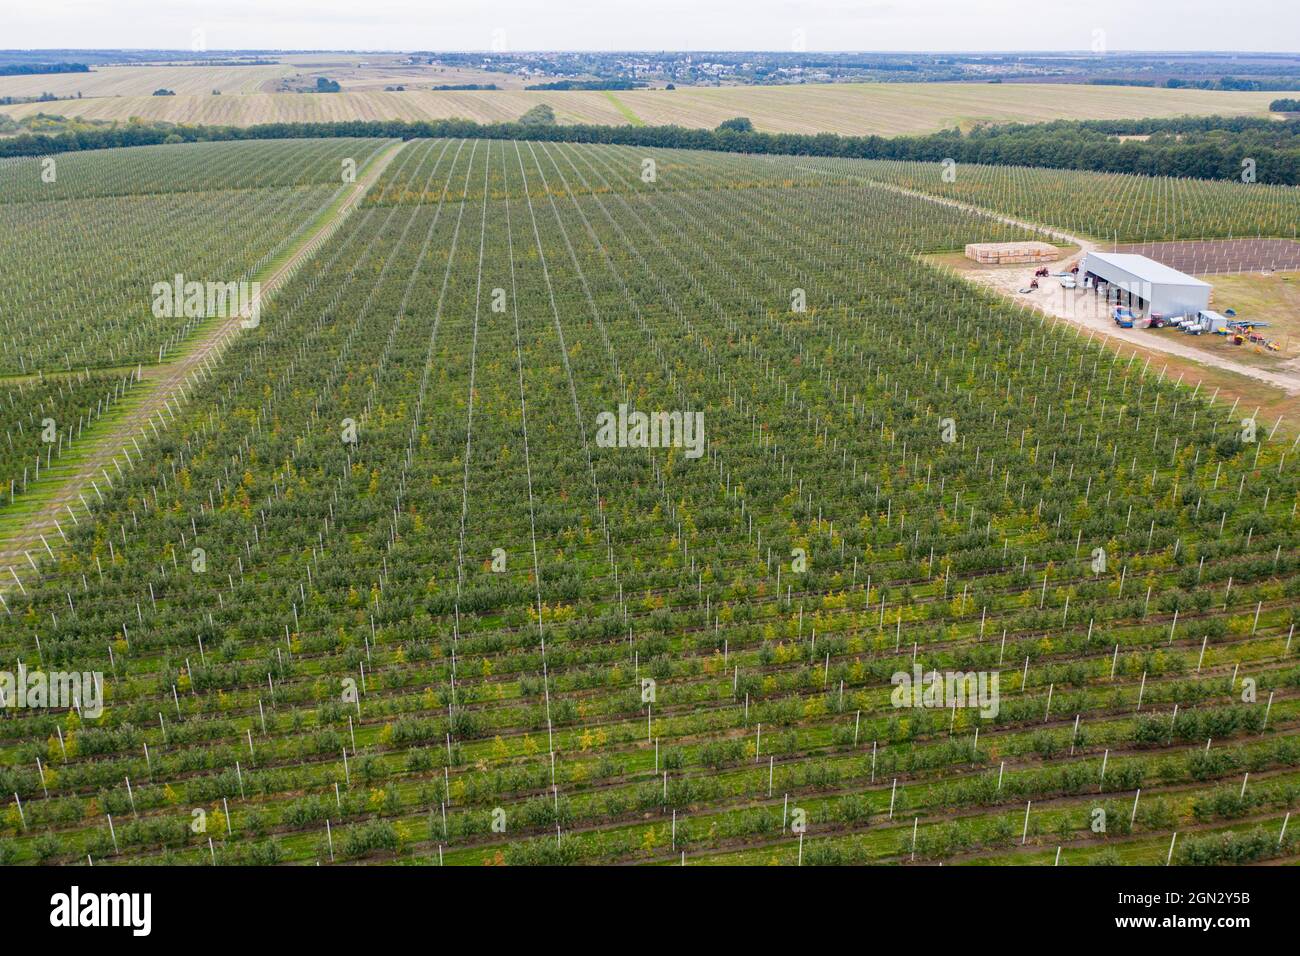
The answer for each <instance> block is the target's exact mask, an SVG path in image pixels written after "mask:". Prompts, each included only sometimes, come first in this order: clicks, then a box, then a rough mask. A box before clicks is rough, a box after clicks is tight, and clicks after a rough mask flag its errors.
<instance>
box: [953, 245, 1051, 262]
mask: <svg viewBox="0 0 1300 956" xmlns="http://www.w3.org/2000/svg"><path fill="white" fill-rule="evenodd" d="M1060 254H1061V250H1059V249H1057V248H1056V246H1054V245H1052V244H1051V243H1050V242H1037V241H1031V242H968V243H966V258H967V259H974V260H975V261H976V262H980V263H983V264H985V265H1002V264H1003V263H1006V262H1051V261H1052V260H1053V259H1055V258H1056V257H1057V256H1059V255H1060Z"/></svg>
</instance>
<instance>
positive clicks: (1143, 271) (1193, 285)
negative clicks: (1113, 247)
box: [1079, 252, 1210, 315]
mask: <svg viewBox="0 0 1300 956" xmlns="http://www.w3.org/2000/svg"><path fill="white" fill-rule="evenodd" d="M1079 272H1080V274H1081V275H1082V276H1083V277H1085V278H1091V279H1092V285H1093V287H1094V288H1098V289H1099V291H1101V290H1103V289H1104V290H1106V291H1109V289H1110V288H1113V289H1116V290H1117V291H1118V294H1119V303H1120V304H1121V305H1127V306H1129V307H1130V308H1133V309H1137V310H1140V311H1144V312H1157V313H1159V314H1161V315H1194V314H1195V313H1197V312H1199V311H1201V310H1202V309H1205V308H1207V307H1208V306H1209V304H1210V284H1209V283H1208V282H1202V281H1201V280H1200V279H1197V278H1194V277H1192V276H1189V275H1185V274H1183V273H1181V272H1179V271H1178V270H1177V269H1171V268H1169V266H1166V265H1163V264H1161V263H1159V262H1156V261H1155V260H1154V259H1148V258H1147V257H1146V256H1139V255H1134V254H1133V253H1129V252H1089V253H1088V254H1087V255H1086V256H1084V257H1083V263H1082V264H1081V265H1080V267H1079Z"/></svg>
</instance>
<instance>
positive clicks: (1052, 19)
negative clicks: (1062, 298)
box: [0, 0, 1300, 51]
mask: <svg viewBox="0 0 1300 956" xmlns="http://www.w3.org/2000/svg"><path fill="white" fill-rule="evenodd" d="M195 30H201V31H202V34H203V36H204V38H205V42H206V46H207V49H209V50H217V49H335V50H339V49H354V50H356V49H365V50H412V49H426V50H483V49H488V48H491V47H492V46H493V37H494V35H496V36H504V39H505V45H506V48H507V49H511V50H561V49H563V50H789V49H791V48H792V46H793V45H794V43H795V42H796V41H795V38H796V37H797V36H799V35H800V34H798V33H797V31H802V37H803V38H804V43H805V48H806V49H808V50H1089V49H1092V48H1093V47H1094V42H1095V41H1096V40H1097V39H1098V38H1099V37H1100V38H1103V41H1104V44H1105V47H1106V49H1109V50H1258V51H1265V50H1267V51H1295V50H1296V49H1297V48H1300V0H1246V2H1238V3H1225V2H1223V0H1073V2H1063V0H488V2H474V0H459V2H447V0H423V2H421V0H0V47H3V48H7V49H12V48H38V47H82V48H100V49H102V48H109V47H126V48H132V47H133V48H155V49H156V48H166V49H190V48H191V46H192V38H193V36H194V35H195V34H194V31H195ZM496 31H503V33H496ZM1096 31H1102V32H1101V33H1100V34H1099V33H1097V32H1096Z"/></svg>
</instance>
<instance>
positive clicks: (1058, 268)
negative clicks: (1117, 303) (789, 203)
mask: <svg viewBox="0 0 1300 956" xmlns="http://www.w3.org/2000/svg"><path fill="white" fill-rule="evenodd" d="M800 168H801V169H805V170H807V171H808V172H821V173H824V172H825V170H823V169H817V168H816V167H809V166H804V167H800ZM850 178H853V179H858V180H861V181H862V182H864V183H869V184H870V185H872V186H876V187H878V188H880V189H888V190H891V191H893V192H896V193H902V194H903V195H906V196H913V197H915V198H917V199H924V200H926V201H928V202H933V203H939V204H941V205H945V206H952V207H953V208H956V209H962V210H965V211H968V212H972V213H976V214H979V215H981V216H986V217H988V218H989V219H995V220H997V221H998V222H1004V223H1007V224H1009V225H1013V226H1020V227H1021V228H1024V229H1028V230H1032V231H1034V232H1037V233H1039V234H1042V235H1046V236H1050V237H1051V238H1053V239H1056V240H1058V241H1060V242H1065V243H1069V244H1071V245H1075V246H1078V251H1077V252H1075V253H1074V254H1072V255H1070V256H1068V257H1066V258H1063V259H1061V260H1060V261H1059V262H1057V263H1053V264H1051V265H1049V267H1048V268H1050V269H1051V270H1052V271H1053V272H1063V271H1069V266H1070V264H1071V263H1072V262H1075V261H1077V260H1078V259H1080V258H1082V256H1083V254H1084V253H1086V252H1090V251H1092V250H1094V249H1097V248H1098V247H1099V244H1098V243H1097V242H1094V241H1093V240H1091V239H1085V238H1084V237H1082V236H1076V235H1073V234H1071V233H1068V232H1065V231H1064V230H1061V229H1057V228H1055V227H1053V226H1044V225H1040V224H1039V223H1034V222H1027V221H1025V220H1023V219H1016V218H1014V217H1012V216H1004V215H1002V214H1000V213H996V212H992V211H990V210H988V209H985V208H983V207H982V206H976V205H972V204H971V203H964V202H960V201H959V200H956V199H947V198H944V197H941V196H930V195H927V194H926V193H923V192H917V191H916V190H914V189H907V188H906V187H903V186H895V185H893V184H892V183H882V182H878V181H877V180H874V179H871V178H869V177H865V176H853V177H850ZM1034 269H1035V266H1034V265H1033V264H1025V265H1016V266H983V267H977V268H971V269H963V270H956V271H955V274H956V275H960V276H961V277H962V278H964V279H968V280H969V281H971V282H974V283H976V284H977V285H983V286H985V287H987V288H990V289H993V290H995V291H997V292H1000V293H1002V294H1003V295H1005V296H1007V297H1008V298H1010V299H1014V300H1015V301H1016V302H1017V303H1019V304H1020V305H1024V306H1027V307H1029V308H1033V309H1036V310H1038V311H1040V312H1043V313H1045V314H1047V315H1051V316H1053V317H1055V318H1058V319H1064V320H1065V321H1067V322H1070V323H1073V324H1074V325H1077V326H1079V327H1080V328H1085V329H1087V330H1089V331H1090V332H1093V333H1095V334H1098V335H1103V336H1107V337H1109V338H1112V339H1118V340H1120V341H1123V342H1125V343H1127V344H1129V345H1132V346H1134V347H1135V348H1138V349H1141V350H1144V351H1147V352H1150V353H1157V354H1159V353H1163V354H1165V355H1173V356H1177V357H1179V358H1183V359H1190V360H1192V361H1194V362H1198V363H1201V364H1203V365H1209V366H1212V367H1214V368H1219V369H1223V370H1224V371H1228V372H1235V373H1237V374H1238V375H1245V376H1247V377H1248V378H1253V379H1255V380H1256V381H1259V382H1264V383H1265V384H1267V385H1271V386H1273V387H1274V388H1279V389H1282V391H1284V392H1285V393H1286V394H1287V395H1297V394H1300V369H1297V363H1296V362H1288V363H1287V365H1286V366H1284V368H1283V369H1282V370H1269V369H1262V368H1256V367H1255V366H1253V365H1246V364H1244V363H1242V362H1237V361H1234V360H1233V359H1231V358H1228V357H1226V356H1225V357H1220V356H1217V355H1212V354H1209V353H1207V352H1205V351H1203V350H1201V349H1196V348H1192V347H1191V346H1189V345H1185V344H1183V343H1182V342H1179V341H1178V340H1177V339H1175V338H1173V335H1176V334H1178V333H1174V332H1171V331H1170V330H1167V329H1160V330H1150V329H1136V328H1135V329H1121V328H1119V327H1118V326H1117V325H1115V323H1114V322H1113V321H1112V320H1111V318H1110V312H1109V309H1108V308H1107V307H1106V305H1105V303H1104V301H1102V300H1101V299H1099V298H1098V297H1097V295H1096V294H1095V293H1093V292H1092V291H1091V290H1086V291H1085V290H1083V289H1075V290H1072V291H1071V290H1067V289H1063V288H1061V286H1060V282H1059V281H1058V280H1057V279H1056V277H1055V276H1050V277H1048V278H1047V279H1046V280H1041V279H1040V280H1039V288H1038V289H1035V290H1034V291H1033V292H1030V293H1024V294H1022V293H1020V292H1019V291H1018V290H1020V289H1023V288H1027V287H1028V286H1029V283H1030V282H1031V281H1032V280H1033V277H1034Z"/></svg>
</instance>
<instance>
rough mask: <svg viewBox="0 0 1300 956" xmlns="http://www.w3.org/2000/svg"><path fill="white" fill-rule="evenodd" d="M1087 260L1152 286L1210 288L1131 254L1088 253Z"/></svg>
mask: <svg viewBox="0 0 1300 956" xmlns="http://www.w3.org/2000/svg"><path fill="white" fill-rule="evenodd" d="M1088 259H1089V260H1092V259H1097V260H1099V261H1101V262H1104V263H1106V264H1108V265H1112V266H1115V267H1116V268H1117V269H1123V270H1124V271H1125V272H1127V273H1129V274H1131V275H1133V276H1136V277H1137V278H1138V279H1141V280H1142V281H1144V282H1150V283H1152V284H1153V285H1155V284H1159V285H1188V286H1204V287H1205V288H1207V289H1208V288H1210V284H1209V283H1208V282H1202V281H1201V280H1200V279H1198V278H1196V277H1195V276H1189V275H1187V274H1186V273H1184V272H1179V271H1178V270H1177V269H1171V268H1169V266H1167V265H1165V264H1164V263H1161V262H1156V261H1155V260H1154V259H1148V258H1147V257H1146V256H1139V255H1136V254H1135V253H1132V252H1095V251H1094V252H1089V253H1088Z"/></svg>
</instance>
